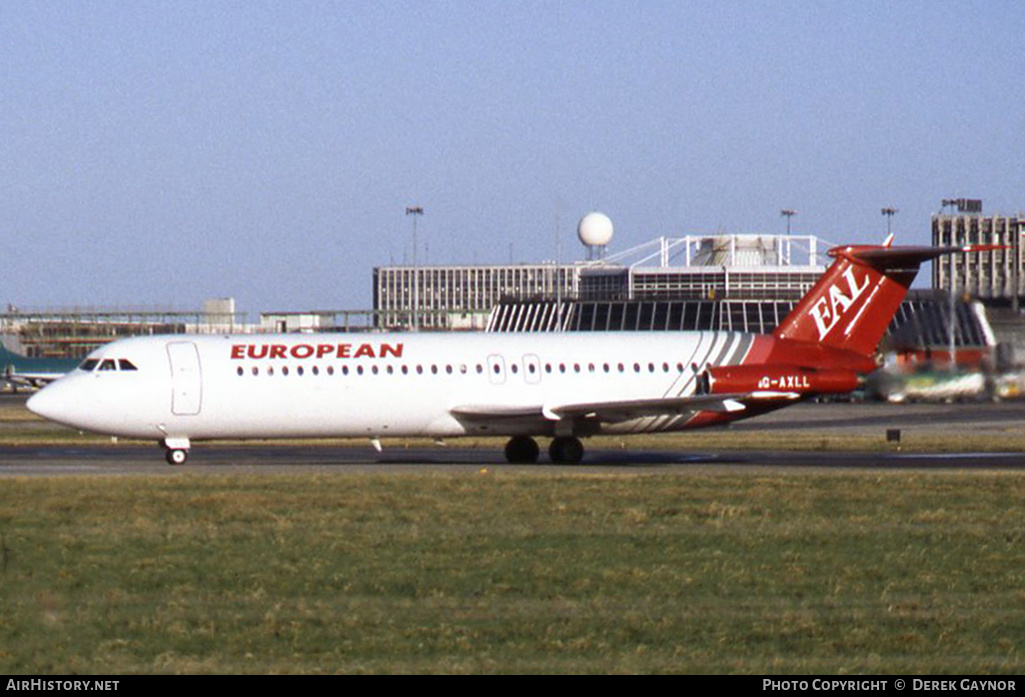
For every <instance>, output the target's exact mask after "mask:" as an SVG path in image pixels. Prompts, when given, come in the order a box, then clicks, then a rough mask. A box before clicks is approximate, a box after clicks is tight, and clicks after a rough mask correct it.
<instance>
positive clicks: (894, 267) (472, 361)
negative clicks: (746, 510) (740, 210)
mask: <svg viewBox="0 0 1025 697" xmlns="http://www.w3.org/2000/svg"><path fill="white" fill-rule="evenodd" d="M889 241H890V240H887V242H886V243H885V244H884V245H883V246H848V247H837V248H835V249H833V250H831V251H830V252H829V254H830V255H831V256H832V257H834V258H835V261H834V262H833V264H832V265H831V266H830V268H829V269H827V271H826V272H825V273H824V274H823V275H822V277H821V278H820V280H819V281H818V283H817V284H816V285H815V286H814V287H813V288H812V289H811V290H810V291H809V292H808V294H807V295H806V296H805V297H804V298H803V299H802V300H801V302H800V303H799V304H798V305H797V306H796V307H795V308H794V310H793V312H792V313H791V314H790V315H789V316H788V317H787V318H786V319H785V320H784V321H783V322H782V323H781V324H780V325H779V327H777V329H776V330H775V331H774V332H773V333H772V334H769V335H755V334H745V333H739V332H717V331H696V332H639V333H628V332H623V333H613V332H610V333H559V334H486V333H481V334H463V333H451V334H427V333H405V334H373V333H370V334H332V335H319V336H318V335H313V336H311V335H295V334H290V335H280V334H279V335H234V336H230V335H229V336H202V337H200V336H151V337H142V338H133V339H125V340H122V341H116V342H114V343H111V344H108V345H106V346H103V347H101V348H99V349H97V350H95V351H93V352H92V353H91V354H90V355H89V357H88V358H87V359H86V360H85V361H84V362H83V363H82V364H81V365H80V366H79V369H77V370H74V371H72V372H71V373H70V374H68V375H67V376H65V377H63V378H61V379H59V380H57V381H56V382H53V383H52V384H50V385H49V386H47V387H46V388H44V389H43V390H41V391H40V392H39V393H37V394H36V395H34V396H33V397H32V398H31V399H30V400H29V401H28V408H29V409H31V410H32V411H33V412H35V413H37V414H39V415H40V416H43V417H45V418H47V419H50V420H52V421H55V422H58V423H61V424H65V425H68V426H71V427H73V428H76V429H80V430H83V431H92V432H96V433H103V434H110V435H115V436H120V437H125V438H139V439H150V440H155V441H159V442H160V443H161V445H162V446H163V447H164V448H165V449H166V456H167V461H168V462H169V463H171V464H182V463H184V462H185V461H186V459H187V457H188V453H189V448H190V447H191V444H192V442H193V441H201V440H209V439H214V438H216V439H263V438H335V437H353V436H359V437H365V438H369V439H370V441H371V442H372V443H373V444H374V446H375V447H377V448H378V449H379V448H380V440H379V439H380V438H382V437H386V436H402V437H407V436H420V437H431V438H447V437H455V436H468V435H501V436H509V437H510V440H509V441H508V444H507V445H506V448H505V455H506V458H507V459H508V460H509V461H510V462H535V461H537V459H538V456H539V453H540V448H539V447H538V444H537V441H536V440H535V437H538V436H542V437H550V438H552V441H551V446H550V447H549V455H550V457H551V459H552V461H554V462H561V463H575V462H579V461H580V460H581V458H582V457H583V454H584V448H583V445H582V443H581V441H580V439H581V438H582V437H585V436H590V435H595V434H602V433H647V432H656V431H678V430H683V429H690V428H699V427H702V426H710V425H714V424H723V423H727V422H730V421H734V420H737V419H743V418H748V417H752V416H757V415H759V414H763V413H765V412H768V411H772V410H775V409H778V408H780V407H784V406H787V405H789V404H793V403H795V402H797V401H799V400H801V399H803V398H807V397H810V396H813V395H819V394H834V393H846V392H850V391H852V390H854V389H856V388H857V386H858V385H859V384H860V383H861V381H862V380H863V377H864V376H865V375H866V374H868V373H870V372H872V371H873V370H875V369H876V367H877V365H878V363H877V358H876V355H875V354H876V349H877V346H878V343H879V340H880V338H881V337H882V335H883V333H884V331H885V330H886V327H887V325H888V324H889V322H890V320H891V318H892V317H893V315H894V313H895V312H896V310H897V308H898V306H899V305H900V302H901V300H902V299H903V298H904V295H905V293H906V291H907V288H908V287H909V286H910V284H911V281H912V280H913V279H914V276H915V274H916V273H917V271H918V267H919V265H920V264H921V263H922V262H924V261H926V260H929V259H933V258H935V257H937V256H940V255H941V254H946V253H951V252H961V251H978V250H981V249H983V247H947V248H937V247H903V248H901V247H890V246H889Z"/></svg>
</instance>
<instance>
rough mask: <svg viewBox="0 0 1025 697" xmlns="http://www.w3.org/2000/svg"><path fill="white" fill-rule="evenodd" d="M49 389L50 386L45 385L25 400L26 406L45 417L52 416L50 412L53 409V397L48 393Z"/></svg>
mask: <svg viewBox="0 0 1025 697" xmlns="http://www.w3.org/2000/svg"><path fill="white" fill-rule="evenodd" d="M48 391H49V387H44V388H43V389H41V390H39V391H38V392H36V393H35V394H34V395H32V396H31V397H29V398H28V401H27V402H25V406H26V407H28V410H29V411H30V412H32V413H33V414H35V415H37V416H41V417H43V418H44V419H49V418H50V412H51V410H52V409H53V398H52V397H50V396H49V395H47V394H46V393H47V392H48Z"/></svg>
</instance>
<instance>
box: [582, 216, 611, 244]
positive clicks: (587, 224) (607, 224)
mask: <svg viewBox="0 0 1025 697" xmlns="http://www.w3.org/2000/svg"><path fill="white" fill-rule="evenodd" d="M577 237H579V238H580V241H581V242H582V243H583V244H585V245H587V246H588V247H604V246H605V245H607V244H608V243H609V242H611V241H612V221H611V220H609V216H607V215H605V214H604V213H588V214H587V215H585V216H584V217H583V218H581V219H580V222H579V223H577Z"/></svg>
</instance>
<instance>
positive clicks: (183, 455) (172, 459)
mask: <svg viewBox="0 0 1025 697" xmlns="http://www.w3.org/2000/svg"><path fill="white" fill-rule="evenodd" d="M166 457H167V464H169V465H184V464H185V461H186V460H188V459H189V451H188V450H180V449H177V448H168V449H167V455H166Z"/></svg>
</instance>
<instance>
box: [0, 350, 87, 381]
mask: <svg viewBox="0 0 1025 697" xmlns="http://www.w3.org/2000/svg"><path fill="white" fill-rule="evenodd" d="M77 365H78V361H76V360H66V359H63V358H29V357H27V356H22V355H21V354H18V353H14V352H13V351H9V350H8V349H7V348H6V347H4V346H2V345H0V379H2V380H3V381H4V382H6V383H8V384H9V385H11V387H12V388H13V389H17V388H18V387H42V386H43V385H46V384H48V383H51V382H53V381H54V380H56V379H57V378H60V377H63V376H64V375H66V374H67V373H69V372H71V371H72V370H74V369H75V366H77Z"/></svg>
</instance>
